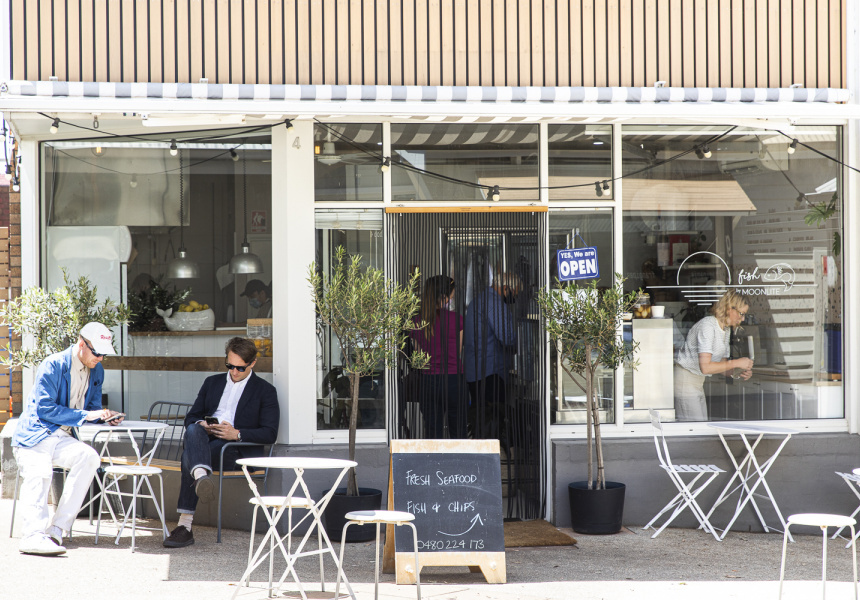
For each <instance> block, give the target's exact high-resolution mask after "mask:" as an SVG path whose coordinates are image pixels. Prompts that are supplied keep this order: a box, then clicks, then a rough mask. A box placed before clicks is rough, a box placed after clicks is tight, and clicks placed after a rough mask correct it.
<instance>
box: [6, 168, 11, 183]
mask: <svg viewBox="0 0 860 600" xmlns="http://www.w3.org/2000/svg"><path fill="white" fill-rule="evenodd" d="M11 180H12V165H6V181H11Z"/></svg>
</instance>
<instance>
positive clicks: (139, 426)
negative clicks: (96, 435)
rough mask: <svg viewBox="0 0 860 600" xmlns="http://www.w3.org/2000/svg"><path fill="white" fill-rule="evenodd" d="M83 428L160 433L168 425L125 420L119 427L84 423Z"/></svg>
mask: <svg viewBox="0 0 860 600" xmlns="http://www.w3.org/2000/svg"><path fill="white" fill-rule="evenodd" d="M82 427H85V428H87V429H90V430H97V431H158V430H159V429H164V428H166V427H167V424H166V423H156V422H153V421H129V420H128V419H126V420H124V421H123V422H122V423H120V424H119V425H110V424H108V423H84V424H83V425H82Z"/></svg>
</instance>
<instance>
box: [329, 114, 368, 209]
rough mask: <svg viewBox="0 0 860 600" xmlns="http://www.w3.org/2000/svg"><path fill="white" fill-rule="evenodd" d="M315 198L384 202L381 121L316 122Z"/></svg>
mask: <svg viewBox="0 0 860 600" xmlns="http://www.w3.org/2000/svg"><path fill="white" fill-rule="evenodd" d="M314 159H315V160H314V189H315V193H314V198H315V200H316V201H317V202H321V201H326V200H328V201H342V202H350V201H353V202H356V201H376V202H382V173H381V172H380V170H379V167H380V165H381V164H382V160H381V159H382V125H379V124H376V125H374V124H355V125H353V124H343V123H320V124H317V125H315V126H314Z"/></svg>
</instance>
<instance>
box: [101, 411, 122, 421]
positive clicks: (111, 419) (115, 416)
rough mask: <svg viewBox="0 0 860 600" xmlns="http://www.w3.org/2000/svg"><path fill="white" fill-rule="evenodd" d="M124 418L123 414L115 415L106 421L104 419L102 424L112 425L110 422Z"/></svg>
mask: <svg viewBox="0 0 860 600" xmlns="http://www.w3.org/2000/svg"><path fill="white" fill-rule="evenodd" d="M124 416H125V413H117V414H115V415H113V416H110V417H108V418H107V419H105V420H104V422H105V423H112V422H114V421H116V420H117V419H121V418H123V417H124Z"/></svg>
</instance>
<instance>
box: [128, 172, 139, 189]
mask: <svg viewBox="0 0 860 600" xmlns="http://www.w3.org/2000/svg"><path fill="white" fill-rule="evenodd" d="M128 185H130V186H131V187H133V188H136V187H137V175H132V176H131V181H129V182H128Z"/></svg>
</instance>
